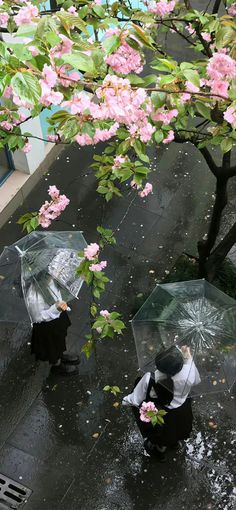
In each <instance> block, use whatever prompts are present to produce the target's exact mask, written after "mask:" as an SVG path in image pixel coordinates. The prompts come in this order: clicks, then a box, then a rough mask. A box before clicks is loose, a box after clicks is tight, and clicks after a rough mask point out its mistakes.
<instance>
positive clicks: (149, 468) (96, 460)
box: [0, 144, 236, 510]
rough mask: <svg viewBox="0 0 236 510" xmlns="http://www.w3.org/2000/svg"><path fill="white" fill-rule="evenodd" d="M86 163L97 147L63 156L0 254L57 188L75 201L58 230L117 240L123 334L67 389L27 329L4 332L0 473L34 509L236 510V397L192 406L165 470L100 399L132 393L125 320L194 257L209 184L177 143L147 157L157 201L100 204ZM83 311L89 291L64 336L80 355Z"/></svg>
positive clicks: (111, 297) (114, 264) (111, 254)
mask: <svg viewBox="0 0 236 510" xmlns="http://www.w3.org/2000/svg"><path fill="white" fill-rule="evenodd" d="M91 159H92V155H91V149H88V148H84V149H79V148H78V147H77V146H72V147H70V148H69V149H66V150H65V152H64V153H62V155H61V156H60V157H59V158H58V159H57V160H56V161H55V163H54V164H53V166H52V167H51V168H50V169H49V172H48V174H47V175H45V176H44V178H43V179H42V180H41V182H40V183H39V184H38V185H37V187H36V188H35V190H34V191H33V192H32V193H31V194H30V196H29V197H28V199H27V201H26V203H25V204H24V206H22V208H20V209H19V210H18V211H16V213H15V215H14V216H13V217H12V218H11V219H10V221H9V222H8V223H7V224H6V225H5V226H4V227H3V228H2V230H1V240H0V244H1V249H2V248H3V246H4V245H7V244H10V243H12V242H14V241H16V239H17V238H19V237H21V232H20V228H19V226H17V225H16V223H15V222H16V219H17V218H18V217H19V216H20V215H21V214H22V213H23V212H26V211H28V210H36V209H38V207H39V206H40V205H41V203H42V202H43V201H44V200H45V199H46V190H47V188H48V186H49V185H50V184H56V185H57V186H58V187H59V189H60V190H61V191H62V192H65V193H66V194H67V195H68V196H69V198H70V200H71V203H70V206H69V207H68V208H67V209H66V211H65V212H64V213H63V215H62V218H61V219H60V220H59V221H56V222H55V223H54V225H53V229H54V230H63V229H64V230H71V229H75V228H76V229H79V230H83V232H84V236H85V238H86V239H87V241H89V242H92V241H93V242H95V241H96V239H97V234H96V225H97V224H103V226H105V227H112V228H113V229H114V230H115V231H116V238H117V245H116V246H115V247H114V248H111V247H109V248H106V250H105V253H104V258H105V259H107V260H108V275H109V276H110V278H111V280H112V281H111V283H109V284H108V287H107V291H106V293H105V294H104V296H103V297H102V298H101V302H100V305H101V308H108V309H110V310H111V309H115V308H117V309H118V310H119V311H121V312H122V314H123V316H124V319H125V320H126V323H127V329H126V331H125V333H124V335H123V336H122V337H120V338H119V339H117V340H105V341H103V343H100V344H99V345H98V348H97V355H96V359H95V356H92V358H91V359H90V360H89V361H86V359H85V358H84V357H83V356H82V362H81V365H80V371H79V375H78V376H76V377H73V378H67V379H63V378H59V377H55V376H50V375H49V368H48V366H47V364H35V363H34V361H33V359H32V358H31V355H30V348H29V345H28V342H29V335H30V331H29V329H28V327H27V326H26V325H25V326H24V325H19V324H17V325H15V327H13V326H8V327H7V326H3V325H2V326H1V328H0V343H1V361H0V374H1V396H0V405H1V418H0V449H1V450H0V473H3V474H4V475H6V476H8V477H10V478H12V479H13V480H15V481H18V482H19V483H22V484H23V485H25V486H26V487H28V488H30V489H31V490H32V491H33V492H32V495H31V496H30V498H29V500H28V502H26V503H25V505H24V508H26V509H29V510H62V509H63V510H78V509H81V510H142V509H143V508H144V507H145V508H147V509H150V510H161V509H163V508H164V509H165V510H182V509H187V508H189V509H191V510H197V509H206V510H234V509H235V508H236V489H235V482H234V475H235V451H236V448H235V444H236V431H235V423H236V408H235V398H236V392H235V391H232V393H231V394H228V395H225V394H220V393H219V394H218V393H216V394H215V395H213V396H210V397H202V398H198V399H196V401H195V402H194V415H195V422H194V431H193V434H192V437H191V439H189V440H188V441H187V443H185V444H183V445H182V446H181V449H180V450H179V451H178V452H176V451H173V452H170V453H168V457H167V462H166V463H165V464H161V463H158V462H157V461H156V460H153V459H150V458H149V457H146V456H145V455H144V452H143V448H142V440H141V437H140V435H139V433H138V431H137V429H136V426H135V424H134V420H133V415H132V413H131V411H130V410H129V409H127V408H121V407H120V406H116V402H118V403H119V402H120V398H115V397H112V396H109V395H107V394H106V393H104V392H103V387H104V386H105V384H117V385H118V386H120V388H121V390H122V392H123V393H127V392H128V391H129V390H130V389H131V387H132V384H133V381H134V378H135V377H136V374H137V359H136V353H135V346H134V340H133V337H132V333H131V329H130V326H129V320H130V318H131V317H132V315H133V314H134V313H135V311H136V310H137V309H138V307H139V306H140V305H141V304H142V302H143V301H144V299H145V297H146V296H147V295H148V294H149V293H150V292H151V291H152V289H153V288H154V286H155V284H156V283H157V282H158V281H160V280H163V279H164V278H165V276H166V274H167V272H168V271H170V270H171V268H172V266H173V264H174V262H175V260H176V258H177V257H178V255H179V254H181V253H182V252H183V251H186V252H188V253H192V254H196V241H197V240H198V238H199V236H200V235H201V234H204V233H205V232H206V226H207V220H208V215H209V213H210V211H211V206H212V200H213V199H212V194H213V191H214V181H213V179H212V177H211V175H210V174H209V171H208V170H207V168H206V166H205V163H204V161H203V160H202V159H201V158H200V157H199V154H198V153H197V151H196V150H195V149H193V148H192V147H191V146H190V145H189V144H187V145H185V146H182V145H172V147H171V149H170V148H165V149H160V150H158V151H157V152H156V153H153V154H152V161H153V162H152V174H151V176H150V179H149V180H150V181H151V182H152V183H153V185H154V193H153V195H151V196H149V197H148V198H147V199H146V200H143V199H140V198H138V197H137V196H136V195H135V193H133V192H130V190H128V188H126V186H124V198H122V199H119V200H117V199H115V200H114V201H112V202H111V203H109V204H104V202H103V200H102V198H101V197H100V196H98V195H97V193H96V191H95V190H96V181H95V179H94V177H93V174H92V173H91V170H90V169H89V164H90V163H91ZM81 176H82V177H81ZM233 192H234V189H233V187H232V192H231V197H233ZM229 207H230V211H231V210H232V211H233V198H232V201H231V202H230V206H229ZM229 217H230V218H231V219H232V217H233V216H231V214H229ZM230 221H231V220H230ZM88 302H89V297H88V291H87V289H86V287H85V286H84V287H83V289H82V291H81V294H80V298H79V300H78V302H76V303H74V304H73V307H72V313H71V318H72V326H71V328H70V330H69V335H68V345H69V347H70V348H73V350H76V351H77V352H79V351H80V348H81V346H82V345H83V343H84V342H85V334H86V333H87V332H88V331H89V317H88ZM209 422H210V423H211V422H212V423H214V424H215V425H216V427H215V428H212V426H211V425H209ZM0 508H5V507H1V499H0Z"/></svg>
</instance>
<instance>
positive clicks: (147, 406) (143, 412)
mask: <svg viewBox="0 0 236 510" xmlns="http://www.w3.org/2000/svg"><path fill="white" fill-rule="evenodd" d="M150 411H151V412H153V413H157V412H158V409H157V408H156V406H155V404H154V403H153V402H143V403H142V405H141V407H140V409H139V413H140V420H141V421H144V422H146V423H150V422H151V416H148V414H147V413H148V412H150Z"/></svg>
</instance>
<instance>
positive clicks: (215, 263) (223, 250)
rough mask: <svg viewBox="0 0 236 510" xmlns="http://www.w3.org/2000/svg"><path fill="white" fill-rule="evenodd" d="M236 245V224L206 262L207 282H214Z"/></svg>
mask: <svg viewBox="0 0 236 510" xmlns="http://www.w3.org/2000/svg"><path fill="white" fill-rule="evenodd" d="M235 243H236V222H235V223H234V225H233V226H232V227H231V229H230V230H229V232H228V233H227V234H226V235H225V237H224V239H222V241H221V242H220V243H219V244H218V246H216V248H215V249H214V250H213V252H212V253H211V255H210V256H209V258H208V260H207V262H206V272H207V280H208V281H210V282H211V281H212V280H214V277H215V276H216V272H217V269H219V267H220V266H221V264H222V262H223V261H224V259H225V257H226V256H227V255H228V253H229V251H230V250H231V248H232V246H233V245H234V244H235Z"/></svg>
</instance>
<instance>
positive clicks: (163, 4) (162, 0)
mask: <svg viewBox="0 0 236 510" xmlns="http://www.w3.org/2000/svg"><path fill="white" fill-rule="evenodd" d="M145 4H146V5H147V8H148V11H149V12H152V13H153V14H157V15H158V16H160V17H161V18H163V16H166V15H168V14H170V13H171V12H172V11H173V10H174V8H175V4H176V2H175V0H170V1H168V0H157V1H155V0H151V1H146V2H145Z"/></svg>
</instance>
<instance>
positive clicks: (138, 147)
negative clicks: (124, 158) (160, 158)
mask: <svg viewBox="0 0 236 510" xmlns="http://www.w3.org/2000/svg"><path fill="white" fill-rule="evenodd" d="M133 147H134V150H135V152H136V154H137V155H138V157H139V158H140V159H141V161H144V162H145V163H149V157H148V156H147V154H146V150H145V145H144V143H142V142H141V141H140V140H135V142H134V146H133Z"/></svg>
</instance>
